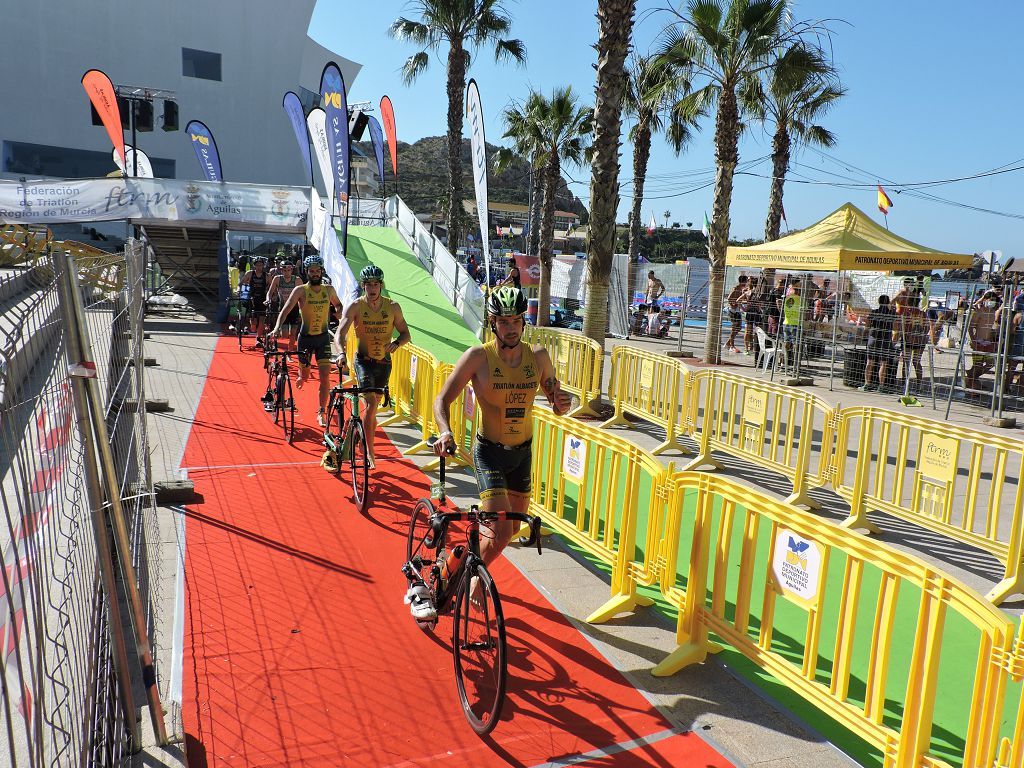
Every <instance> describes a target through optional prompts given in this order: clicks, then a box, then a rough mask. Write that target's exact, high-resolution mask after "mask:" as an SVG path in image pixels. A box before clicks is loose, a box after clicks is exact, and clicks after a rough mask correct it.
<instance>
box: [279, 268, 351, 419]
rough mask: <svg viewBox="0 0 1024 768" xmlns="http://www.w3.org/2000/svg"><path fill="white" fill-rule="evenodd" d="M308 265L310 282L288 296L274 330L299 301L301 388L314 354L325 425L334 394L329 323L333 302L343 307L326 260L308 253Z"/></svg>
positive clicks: (320, 410)
mask: <svg viewBox="0 0 1024 768" xmlns="http://www.w3.org/2000/svg"><path fill="white" fill-rule="evenodd" d="M302 263H303V266H305V267H306V279H307V280H308V282H307V283H305V284H303V285H300V286H297V287H296V288H295V290H293V291H292V293H291V295H290V296H289V297H288V300H287V301H286V302H285V303H284V306H283V307H281V312H280V314H278V316H277V323H276V324H275V325H274V330H272V331H271V334H272V335H274V336H276V335H278V334H279V333H280V332H281V326H282V325H283V324H284V322H285V320H286V319H287V318H288V313H289V312H291V309H292V307H294V306H295V305H296V304H298V306H299V315H300V317H301V318H302V324H301V326H300V327H299V343H298V350H299V381H298V385H297V386H298V388H299V389H301V388H302V385H303V384H305V383H306V380H307V379H308V378H309V363H310V357H311V356H315V357H316V365H317V369H318V370H319V375H320V409H319V410H318V411H317V415H316V421H317V424H319V425H320V426H321V427H322V426H324V424H325V422H324V411H326V410H327V399H328V398H329V397H330V394H331V371H330V368H331V349H330V347H331V335H330V333H329V332H328V329H327V325H328V323H329V322H330V318H331V306H335V307H339V308H340V307H341V301H340V300H339V299H338V294H337V292H336V291H335V290H334V286H331V285H324V284H323V281H324V260H323V259H322V258H320V257H319V256H307V257H306V258H305V260H304V261H303V262H302Z"/></svg>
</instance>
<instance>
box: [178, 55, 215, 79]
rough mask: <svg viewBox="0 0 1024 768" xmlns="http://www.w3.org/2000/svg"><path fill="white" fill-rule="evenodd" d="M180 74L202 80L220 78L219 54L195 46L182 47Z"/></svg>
mask: <svg viewBox="0 0 1024 768" xmlns="http://www.w3.org/2000/svg"><path fill="white" fill-rule="evenodd" d="M181 74H182V75H184V76H185V77H198V78H201V79H203V80H220V79H221V77H220V54H219V53H211V52H210V51H199V50H196V49H195V48H182V49H181Z"/></svg>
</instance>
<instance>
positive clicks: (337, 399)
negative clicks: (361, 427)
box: [324, 385, 391, 451]
mask: <svg viewBox="0 0 1024 768" xmlns="http://www.w3.org/2000/svg"><path fill="white" fill-rule="evenodd" d="M367 394H370V395H372V394H377V395H383V396H384V403H385V404H387V403H389V402H390V401H391V393H390V390H389V389H388V387H342V386H340V385H339V386H336V387H331V395H330V399H329V400H328V401H327V426H325V427H324V445H326V446H327V447H328V448H330V449H331V450H332V451H337V450H339V449H340V448H341V444H340V443H335V441H334V437H333V435H331V431H330V430H331V421H333V417H334V414H335V413H336V412H340V413H341V416H342V418H341V422H342V425H343V426H342V429H341V434H339V435H338V440H340V441H344V440H345V432H347V431H348V425H349V424H350V423H351V422H352V420H353V419H362V413H361V409H360V397H359V396H360V395H367ZM345 401H349V402H350V403H351V411H349V414H348V417H347V418H346V416H345Z"/></svg>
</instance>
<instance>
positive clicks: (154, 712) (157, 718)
mask: <svg viewBox="0 0 1024 768" xmlns="http://www.w3.org/2000/svg"><path fill="white" fill-rule="evenodd" d="M75 268H76V267H75V260H74V258H73V257H72V256H70V255H69V256H66V269H67V271H68V274H69V277H68V280H69V281H70V285H71V308H72V309H73V312H74V324H75V325H76V326H77V328H76V329H75V332H76V333H77V334H78V344H79V349H80V351H81V361H82V362H92V352H91V345H90V342H89V336H88V329H87V327H86V324H85V311H84V309H83V307H82V303H81V296H80V294H79V293H78V286H77V280H76V279H75V277H76V275H75ZM86 394H87V396H88V397H87V400H88V401H89V409H90V411H91V413H92V427H93V430H94V433H95V438H96V446H97V448H98V449H99V457H100V466H101V468H102V475H103V480H104V482H105V484H106V491H107V500H108V502H109V504H110V514H109V516H108V519H109V520H110V526H111V529H112V530H113V533H114V545H115V547H116V548H117V555H118V562H119V564H120V566H121V576H122V582H123V583H124V590H125V596H126V597H127V599H128V606H129V609H130V611H129V615H130V617H131V619H132V627H133V629H134V631H135V646H136V652H137V653H138V656H139V663H140V664H141V665H142V684H143V686H144V687H145V688H146V697H147V699H148V700H149V714H150V719H151V720H152V722H153V731H154V733H155V734H156V737H157V740H158V742H159V743H160V744H161V745H165V744H167V728H166V726H165V724H164V709H163V705H162V704H161V702H160V692H159V690H158V688H157V679H156V667H155V666H154V664H153V652H152V648H151V645H150V642H149V635H148V632H147V630H146V614H145V612H144V611H143V607H142V596H141V595H140V594H139V581H138V576H137V574H136V573H135V566H134V565H132V553H131V542H130V540H129V537H128V526H127V524H126V523H125V519H124V509H123V508H122V507H121V491H120V488H118V485H117V470H116V467H115V466H114V456H113V453H112V452H111V448H110V437H109V435H108V434H107V422H106V419H105V417H104V414H103V404H102V403H101V402H100V397H99V389H98V387H97V383H96V379H95V378H92V379H88V380H87V384H86Z"/></svg>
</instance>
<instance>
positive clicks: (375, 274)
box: [359, 264, 384, 283]
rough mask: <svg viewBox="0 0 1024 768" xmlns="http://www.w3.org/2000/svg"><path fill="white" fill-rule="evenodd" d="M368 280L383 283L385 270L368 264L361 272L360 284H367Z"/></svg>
mask: <svg viewBox="0 0 1024 768" xmlns="http://www.w3.org/2000/svg"><path fill="white" fill-rule="evenodd" d="M368 280H376V281H377V282H379V283H383V282H384V270H383V269H381V268H380V267H378V266H377V265H376V264H367V265H366V266H365V267H363V268H362V269H361V270H360V271H359V282H360V283H365V282H367V281H368Z"/></svg>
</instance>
